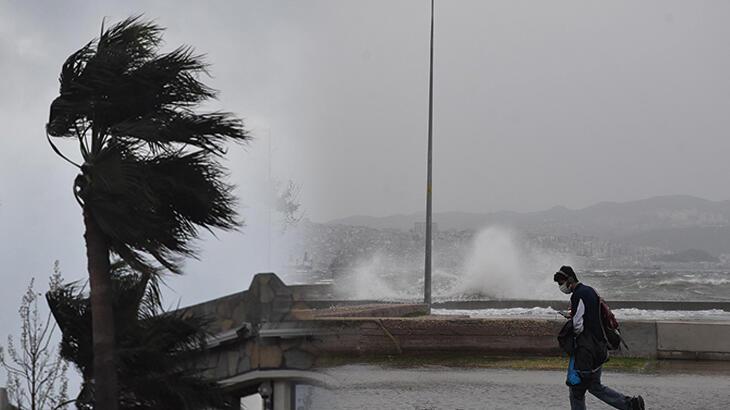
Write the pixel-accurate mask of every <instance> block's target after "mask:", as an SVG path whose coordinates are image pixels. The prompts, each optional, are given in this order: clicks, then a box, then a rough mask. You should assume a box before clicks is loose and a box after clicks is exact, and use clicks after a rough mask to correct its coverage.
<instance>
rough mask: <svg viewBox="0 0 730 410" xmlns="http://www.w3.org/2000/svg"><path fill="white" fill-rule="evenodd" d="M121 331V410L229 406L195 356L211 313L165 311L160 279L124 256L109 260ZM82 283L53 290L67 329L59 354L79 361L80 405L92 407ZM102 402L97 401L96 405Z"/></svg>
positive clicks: (57, 314) (55, 309) (51, 297)
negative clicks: (143, 272) (135, 268)
mask: <svg viewBox="0 0 730 410" xmlns="http://www.w3.org/2000/svg"><path fill="white" fill-rule="evenodd" d="M111 278H112V287H113V289H114V291H113V292H112V295H113V301H112V304H113V305H114V307H115V309H114V316H115V319H116V320H115V324H116V331H117V335H118V338H117V344H118V347H117V349H118V360H117V373H118V375H119V390H120V392H119V407H120V408H121V409H123V410H127V409H129V410H132V409H134V410H145V409H149V410H157V409H170V410H172V409H189V410H193V409H201V410H202V409H206V410H212V409H227V408H229V406H230V403H229V402H227V401H226V397H225V396H224V395H223V394H222V392H221V389H220V387H219V386H218V385H217V384H216V383H215V382H213V381H209V380H205V379H203V378H202V377H201V376H200V374H201V372H200V370H202V369H199V368H196V367H195V366H194V360H193V359H194V357H195V355H196V354H198V353H199V352H200V349H201V348H202V347H204V341H205V338H206V336H208V334H207V332H206V327H207V325H208V320H207V319H206V318H203V317H199V316H194V315H190V314H185V313H184V312H183V311H175V312H164V311H163V310H162V304H161V302H160V297H159V286H158V282H157V281H155V280H152V281H148V280H146V279H145V276H144V275H140V274H139V273H137V272H134V271H132V270H131V269H129V267H128V266H127V265H126V264H125V263H123V262H115V263H112V266H111ZM83 287H84V286H83V285H81V284H79V283H68V284H62V283H59V284H58V285H57V286H55V287H53V288H52V289H51V290H50V291H49V292H48V293H47V294H46V299H47V300H48V305H49V306H50V307H51V312H52V313H53V316H54V318H55V319H56V322H57V323H58V325H59V328H60V329H61V332H62V339H61V350H60V354H61V356H62V357H63V358H64V359H65V360H68V361H70V362H72V363H74V364H75V365H76V367H77V368H78V369H79V371H80V372H81V374H82V377H83V384H82V388H81V391H80V392H79V395H78V397H77V398H76V400H75V402H76V407H77V408H79V409H93V408H94V384H93V382H92V380H93V356H94V355H93V351H92V330H91V328H92V316H93V315H92V314H91V309H90V308H91V302H90V300H89V298H88V296H86V295H84V292H83ZM96 408H98V407H96Z"/></svg>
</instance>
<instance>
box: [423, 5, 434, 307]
mask: <svg viewBox="0 0 730 410" xmlns="http://www.w3.org/2000/svg"><path fill="white" fill-rule="evenodd" d="M433 3H434V0H431V43H430V49H431V53H430V59H429V66H428V161H427V162H428V165H427V167H428V177H427V182H426V264H425V270H424V278H423V303H425V304H426V306H427V308H428V313H431V242H432V240H431V233H432V232H431V225H432V223H431V219H432V218H431V191H432V190H431V180H432V176H433V175H432V174H433V172H432V162H433V161H432V157H433Z"/></svg>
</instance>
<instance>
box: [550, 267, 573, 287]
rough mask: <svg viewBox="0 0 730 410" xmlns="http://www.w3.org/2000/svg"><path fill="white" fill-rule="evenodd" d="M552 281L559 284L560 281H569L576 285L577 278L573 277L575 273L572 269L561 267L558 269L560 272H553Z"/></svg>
mask: <svg viewBox="0 0 730 410" xmlns="http://www.w3.org/2000/svg"><path fill="white" fill-rule="evenodd" d="M553 280H554V281H555V282H561V281H565V280H567V281H571V282H573V283H578V277H577V276H576V275H575V272H574V271H573V268H571V267H570V266H568V265H563V266H561V267H560V270H558V271H557V272H555V275H553Z"/></svg>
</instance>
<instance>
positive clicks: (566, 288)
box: [560, 280, 570, 295]
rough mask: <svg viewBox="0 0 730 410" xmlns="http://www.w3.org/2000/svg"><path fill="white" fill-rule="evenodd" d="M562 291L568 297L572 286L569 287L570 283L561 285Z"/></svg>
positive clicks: (566, 282)
mask: <svg viewBox="0 0 730 410" xmlns="http://www.w3.org/2000/svg"><path fill="white" fill-rule="evenodd" d="M560 291H561V292H563V293H565V294H566V295H567V294H569V293H570V285H568V281H567V280H566V281H565V282H563V283H561V284H560Z"/></svg>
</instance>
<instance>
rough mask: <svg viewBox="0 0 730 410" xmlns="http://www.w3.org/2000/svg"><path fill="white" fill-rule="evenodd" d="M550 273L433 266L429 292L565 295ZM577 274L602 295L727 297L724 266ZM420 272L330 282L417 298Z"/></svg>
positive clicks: (353, 293)
mask: <svg viewBox="0 0 730 410" xmlns="http://www.w3.org/2000/svg"><path fill="white" fill-rule="evenodd" d="M552 274H553V272H552V270H548V269H546V271H545V272H543V273H542V274H529V275H528V274H524V275H520V276H519V280H517V281H515V280H512V279H510V278H509V277H505V278H501V277H500V276H499V275H492V274H488V273H486V272H485V273H484V274H483V275H482V276H481V277H479V276H477V275H470V276H466V275H464V274H460V273H451V272H442V271H435V272H434V273H433V295H434V300H481V299H486V300H490V299H543V300H555V299H562V298H564V297H565V295H563V294H562V293H560V291H559V290H558V287H557V286H556V285H555V283H554V282H553V280H552ZM578 275H579V279H580V281H581V282H583V283H585V284H587V285H589V286H591V287H593V288H595V289H596V291H598V292H599V293H600V294H601V296H603V297H604V299H607V300H640V301H726V302H727V301H730V271H700V270H692V271H689V270H676V271H669V270H634V269H624V270H597V271H586V272H580V271H579V272H578ZM422 276H423V272H422V271H394V272H387V273H386V272H382V271H381V272H379V271H374V272H369V271H367V270H360V271H357V272H354V273H353V278H344V279H343V280H341V281H336V283H335V285H336V287H337V288H338V291H339V293H340V294H341V295H342V296H347V297H349V298H357V299H376V300H394V301H395V300H398V301H408V300H418V299H420V298H422V297H423V295H422V292H423V277H422ZM475 276H477V277H476V278H475ZM541 276H542V277H541Z"/></svg>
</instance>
